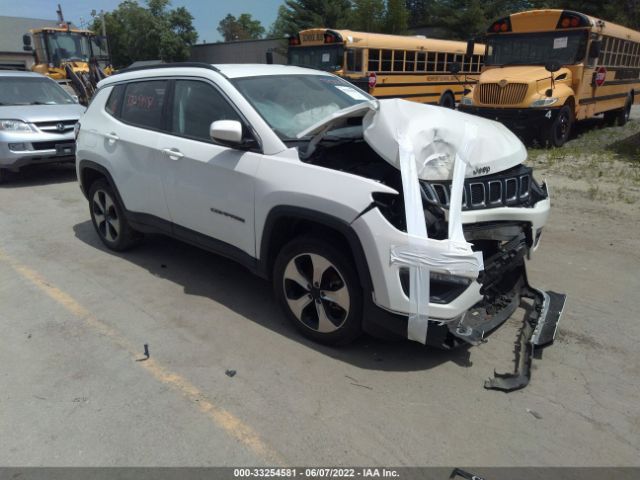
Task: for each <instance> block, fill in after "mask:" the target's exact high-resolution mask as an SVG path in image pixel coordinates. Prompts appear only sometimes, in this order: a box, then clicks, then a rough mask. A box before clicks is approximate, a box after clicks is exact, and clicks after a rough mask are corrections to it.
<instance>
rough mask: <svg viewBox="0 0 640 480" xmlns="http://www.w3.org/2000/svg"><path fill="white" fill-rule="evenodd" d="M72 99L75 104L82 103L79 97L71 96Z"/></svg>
mask: <svg viewBox="0 0 640 480" xmlns="http://www.w3.org/2000/svg"><path fill="white" fill-rule="evenodd" d="M71 98H73V101H74V102H75V103H80V98H78V95H71Z"/></svg>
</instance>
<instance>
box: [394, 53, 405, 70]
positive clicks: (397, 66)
mask: <svg viewBox="0 0 640 480" xmlns="http://www.w3.org/2000/svg"><path fill="white" fill-rule="evenodd" d="M393 71H394V72H403V71H404V50H394V52H393Z"/></svg>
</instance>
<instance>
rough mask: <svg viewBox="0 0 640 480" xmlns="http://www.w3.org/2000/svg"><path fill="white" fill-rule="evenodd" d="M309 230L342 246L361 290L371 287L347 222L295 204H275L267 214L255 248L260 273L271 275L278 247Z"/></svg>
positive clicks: (359, 250)
mask: <svg viewBox="0 0 640 480" xmlns="http://www.w3.org/2000/svg"><path fill="white" fill-rule="evenodd" d="M309 233H311V234H317V235H318V236H321V237H322V238H326V237H329V238H332V240H334V241H336V242H338V244H339V245H340V246H341V247H343V248H346V249H347V253H348V254H349V256H350V257H351V259H352V260H353V263H354V265H355V268H356V272H357V274H358V277H359V279H360V283H361V285H362V287H363V289H365V292H367V291H371V290H372V289H373V283H372V281H371V274H370V272H369V266H368V264H367V260H366V257H365V254H364V249H363V248H362V244H361V243H360V239H359V238H358V235H357V234H356V232H355V231H354V230H353V228H352V227H351V225H350V224H349V223H347V222H346V221H344V220H342V219H340V218H337V217H334V216H332V215H329V214H326V213H322V212H318V211H315V210H311V209H307V208H302V207H296V206H286V205H281V206H277V207H274V208H273V209H271V211H270V212H269V214H268V215H267V218H266V221H265V224H264V228H263V230H262V235H261V241H260V249H259V254H260V257H259V270H260V273H261V275H262V276H264V277H265V278H271V274H272V271H273V266H274V263H275V259H276V257H277V255H278V252H279V251H280V250H281V249H282V247H283V246H284V245H285V244H286V243H287V242H289V241H290V240H292V239H293V238H295V237H297V236H300V235H303V234H309Z"/></svg>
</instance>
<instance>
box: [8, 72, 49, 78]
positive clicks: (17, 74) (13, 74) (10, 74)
mask: <svg viewBox="0 0 640 480" xmlns="http://www.w3.org/2000/svg"><path fill="white" fill-rule="evenodd" d="M2 77H39V78H47V77H45V76H44V75H41V74H39V73H35V72H23V71H21V70H7V71H0V78H2Z"/></svg>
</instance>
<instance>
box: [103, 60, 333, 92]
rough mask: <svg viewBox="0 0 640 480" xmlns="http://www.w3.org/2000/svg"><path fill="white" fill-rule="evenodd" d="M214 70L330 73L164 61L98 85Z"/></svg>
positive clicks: (233, 74) (227, 72) (246, 73)
mask: <svg viewBox="0 0 640 480" xmlns="http://www.w3.org/2000/svg"><path fill="white" fill-rule="evenodd" d="M203 70H205V71H216V72H219V73H221V74H222V75H224V76H225V77H227V78H240V77H258V76H261V75H326V76H329V75H331V74H329V73H326V72H322V71H320V70H312V69H310V68H302V67H293V66H289V65H276V64H273V65H267V64H264V63H236V64H231V63H227V64H217V65H212V64H207V63H195V62H185V63H184V64H180V63H165V64H162V65H157V66H156V65H149V66H143V67H137V68H133V69H131V70H128V69H125V70H121V71H120V72H118V73H117V74H114V75H111V76H109V77H107V78H105V79H104V80H102V81H101V82H100V83H99V84H98V87H103V86H105V85H110V84H112V83H115V82H121V81H126V80H134V79H140V78H149V77H167V76H174V75H185V74H186V75H189V74H202V71H203Z"/></svg>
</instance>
